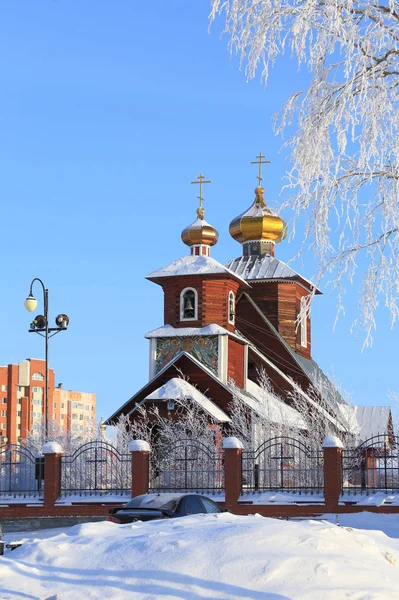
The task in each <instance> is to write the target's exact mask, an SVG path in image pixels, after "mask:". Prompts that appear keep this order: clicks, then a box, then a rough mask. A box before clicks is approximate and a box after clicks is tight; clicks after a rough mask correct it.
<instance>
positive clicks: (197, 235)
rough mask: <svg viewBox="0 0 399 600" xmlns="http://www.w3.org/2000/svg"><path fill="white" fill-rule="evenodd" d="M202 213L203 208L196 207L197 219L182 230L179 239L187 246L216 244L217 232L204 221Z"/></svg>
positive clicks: (203, 212)
mask: <svg viewBox="0 0 399 600" xmlns="http://www.w3.org/2000/svg"><path fill="white" fill-rule="evenodd" d="M204 214H205V211H204V209H203V208H202V207H200V208H198V209H197V215H198V216H197V219H196V220H195V221H194V223H192V224H191V225H189V226H188V227H186V228H185V229H184V230H183V231H182V234H181V239H182V240H183V242H184V243H185V244H187V246H196V245H204V246H214V245H215V244H217V242H218V239H219V233H218V232H217V231H216V229H215V228H214V227H212V225H210V224H209V223H207V222H206V221H205V219H204Z"/></svg>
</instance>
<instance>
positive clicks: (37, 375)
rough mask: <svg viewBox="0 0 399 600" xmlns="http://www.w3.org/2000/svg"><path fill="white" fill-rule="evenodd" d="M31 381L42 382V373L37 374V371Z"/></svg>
mask: <svg viewBox="0 0 399 600" xmlns="http://www.w3.org/2000/svg"><path fill="white" fill-rule="evenodd" d="M32 379H33V380H34V381H44V375H42V373H39V372H38V371H36V373H33V375H32Z"/></svg>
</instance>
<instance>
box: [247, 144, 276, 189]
mask: <svg viewBox="0 0 399 600" xmlns="http://www.w3.org/2000/svg"><path fill="white" fill-rule="evenodd" d="M256 158H259V160H254V161H252V162H251V163H249V164H251V165H259V170H258V175H257V176H256V178H257V180H258V186H259V187H260V186H261V185H262V183H261V182H262V181H263V177H262V166H263V165H267V164H270V162H271V161H270V160H263V159H264V158H266V156H265V155H264V154H262V152H260V153H259V156H257V157H256Z"/></svg>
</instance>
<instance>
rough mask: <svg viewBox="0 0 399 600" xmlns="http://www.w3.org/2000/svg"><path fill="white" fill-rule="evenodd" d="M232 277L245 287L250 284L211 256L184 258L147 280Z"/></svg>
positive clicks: (151, 275) (154, 272) (150, 275)
mask: <svg viewBox="0 0 399 600" xmlns="http://www.w3.org/2000/svg"><path fill="white" fill-rule="evenodd" d="M216 274H225V275H230V276H231V277H233V278H234V279H238V280H239V281H240V282H241V283H242V284H243V285H244V286H245V287H248V283H247V282H246V281H245V279H243V278H242V277H240V276H239V275H237V273H234V272H233V271H230V269H228V268H227V267H225V266H224V265H222V264H221V263H220V262H218V261H217V260H215V259H214V258H211V257H210V256H191V255H190V256H183V257H182V258H179V259H178V260H175V261H174V262H173V263H170V264H169V265H166V267H163V268H162V269H158V270H157V271H153V272H152V273H150V274H149V275H147V277H146V279H150V280H156V279H159V278H161V277H175V276H177V275H216Z"/></svg>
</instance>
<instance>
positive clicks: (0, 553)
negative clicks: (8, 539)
mask: <svg viewBox="0 0 399 600" xmlns="http://www.w3.org/2000/svg"><path fill="white" fill-rule="evenodd" d="M3 554H4V542H2V541H1V540H0V556H3Z"/></svg>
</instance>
